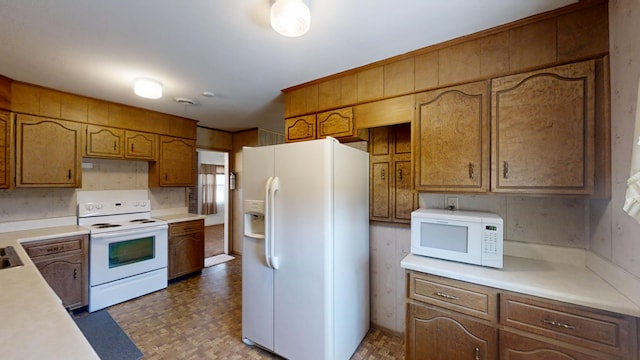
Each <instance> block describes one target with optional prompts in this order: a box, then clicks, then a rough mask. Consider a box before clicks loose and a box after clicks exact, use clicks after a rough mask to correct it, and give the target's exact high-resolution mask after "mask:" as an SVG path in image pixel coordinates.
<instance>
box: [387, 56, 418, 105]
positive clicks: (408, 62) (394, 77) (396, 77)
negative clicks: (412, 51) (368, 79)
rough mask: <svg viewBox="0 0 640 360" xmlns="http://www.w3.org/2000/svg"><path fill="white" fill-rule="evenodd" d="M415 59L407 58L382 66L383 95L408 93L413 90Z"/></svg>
mask: <svg viewBox="0 0 640 360" xmlns="http://www.w3.org/2000/svg"><path fill="white" fill-rule="evenodd" d="M414 69H415V59H414V58H408V59H405V60H400V61H396V62H393V63H391V64H387V65H385V66H384V96H385V97H389V96H396V95H402V94H408V93H411V92H413V90H414V88H415V87H414V82H415V70H414Z"/></svg>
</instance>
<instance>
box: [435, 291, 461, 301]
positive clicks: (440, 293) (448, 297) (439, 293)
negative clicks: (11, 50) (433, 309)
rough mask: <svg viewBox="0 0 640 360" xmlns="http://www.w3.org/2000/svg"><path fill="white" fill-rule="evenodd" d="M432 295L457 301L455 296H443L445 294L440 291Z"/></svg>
mask: <svg viewBox="0 0 640 360" xmlns="http://www.w3.org/2000/svg"><path fill="white" fill-rule="evenodd" d="M434 295H437V296H440V297H443V298H445V299H448V300H458V297H457V296H455V295H449V294H445V293H443V292H440V291H438V292H436V293H434Z"/></svg>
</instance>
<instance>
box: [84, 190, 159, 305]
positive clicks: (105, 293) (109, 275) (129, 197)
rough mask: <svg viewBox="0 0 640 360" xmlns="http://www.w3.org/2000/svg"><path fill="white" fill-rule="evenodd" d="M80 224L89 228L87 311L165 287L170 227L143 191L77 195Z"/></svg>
mask: <svg viewBox="0 0 640 360" xmlns="http://www.w3.org/2000/svg"><path fill="white" fill-rule="evenodd" d="M78 225H81V226H87V227H89V228H90V233H89V311H90V312H94V311H97V310H100V309H104V308H105V307H108V306H111V305H114V304H117V303H120V302H123V301H126V300H129V299H133V298H135V297H138V296H142V295H145V294H148V293H151V292H154V291H156V290H160V289H164V288H166V287H167V258H168V255H167V252H168V230H167V229H168V225H167V223H166V222H165V221H162V220H157V219H152V218H151V201H150V200H149V199H148V195H147V191H146V190H124V191H114V190H108V191H107V190H105V191H83V192H78Z"/></svg>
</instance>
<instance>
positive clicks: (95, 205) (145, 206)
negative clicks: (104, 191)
mask: <svg viewBox="0 0 640 360" xmlns="http://www.w3.org/2000/svg"><path fill="white" fill-rule="evenodd" d="M149 211H151V201H149V200H133V201H132V200H128V201H100V202H87V203H81V204H78V216H80V217H88V216H101V215H118V214H132V213H138V212H149Z"/></svg>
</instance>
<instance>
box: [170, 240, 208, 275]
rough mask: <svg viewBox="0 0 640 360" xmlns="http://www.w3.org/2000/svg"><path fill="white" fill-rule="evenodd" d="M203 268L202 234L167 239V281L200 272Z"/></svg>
mask: <svg viewBox="0 0 640 360" xmlns="http://www.w3.org/2000/svg"><path fill="white" fill-rule="evenodd" d="M203 267H204V233H203V232H199V233H193V234H189V235H181V236H173V237H170V238H169V269H168V272H169V273H168V274H169V275H168V277H169V279H173V278H176V277H178V276H182V275H186V274H190V273H193V272H196V271H200V270H202V268H203Z"/></svg>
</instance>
